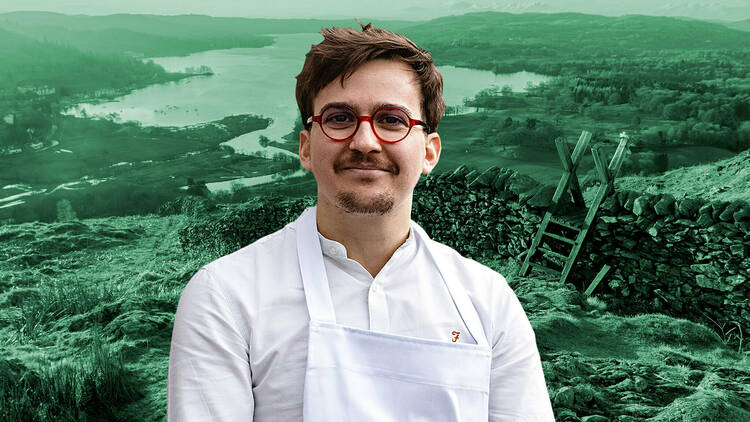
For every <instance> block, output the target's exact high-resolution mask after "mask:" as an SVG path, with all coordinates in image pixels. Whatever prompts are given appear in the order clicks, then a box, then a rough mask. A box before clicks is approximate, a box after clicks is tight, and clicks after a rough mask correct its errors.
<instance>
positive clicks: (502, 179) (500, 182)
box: [492, 169, 513, 190]
mask: <svg viewBox="0 0 750 422" xmlns="http://www.w3.org/2000/svg"><path fill="white" fill-rule="evenodd" d="M512 174H513V172H512V171H510V170H507V169H504V170H503V171H501V172H499V173H498V174H497V176H495V180H493V181H492V187H494V188H495V189H497V190H505V185H506V182H507V181H508V179H509V178H510V176H511V175H512Z"/></svg>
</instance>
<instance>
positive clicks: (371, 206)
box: [336, 192, 394, 215]
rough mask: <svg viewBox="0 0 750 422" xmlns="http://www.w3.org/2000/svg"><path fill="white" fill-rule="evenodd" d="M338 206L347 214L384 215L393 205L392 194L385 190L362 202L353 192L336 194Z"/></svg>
mask: <svg viewBox="0 0 750 422" xmlns="http://www.w3.org/2000/svg"><path fill="white" fill-rule="evenodd" d="M336 200H337V201H338V204H339V206H340V207H341V208H342V209H343V210H344V211H346V212H347V213H349V214H377V215H385V214H388V213H389V212H391V210H392V209H393V205H394V200H393V196H392V195H391V194H389V193H386V192H381V193H379V194H378V195H377V196H376V197H375V198H373V199H372V200H370V201H367V202H364V201H363V200H362V198H361V197H359V196H358V195H357V194H356V193H355V192H339V193H338V194H336Z"/></svg>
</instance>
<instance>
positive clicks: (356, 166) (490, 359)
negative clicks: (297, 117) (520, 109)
mask: <svg viewBox="0 0 750 422" xmlns="http://www.w3.org/2000/svg"><path fill="white" fill-rule="evenodd" d="M323 36H324V41H322V42H321V43H320V44H318V45H315V46H313V47H312V48H311V50H310V52H309V53H308V54H307V56H306V60H305V64H304V66H303V69H302V72H301V73H300V74H299V76H297V91H296V94H297V103H298V106H299V109H300V113H301V114H302V119H303V122H306V125H305V129H304V130H302V131H301V132H300V135H299V136H300V140H299V157H300V161H301V163H302V166H303V167H304V168H305V169H307V170H309V171H311V172H312V173H313V175H314V176H315V180H316V182H317V186H318V196H317V206H316V207H313V208H310V209H307V210H306V211H305V212H303V214H302V215H301V216H300V217H299V218H298V219H297V220H296V221H294V222H292V223H290V224H289V225H287V226H286V227H284V228H283V229H281V230H279V231H277V232H275V233H273V234H271V235H269V236H266V237H264V238H262V239H260V240H258V241H256V242H255V243H253V244H251V245H249V246H246V247H244V248H242V249H240V250H238V251H236V252H234V253H232V254H230V255H227V256H224V257H222V258H220V259H218V260H216V261H214V262H212V263H210V264H208V265H206V266H204V267H203V268H201V270H199V271H198V273H196V274H195V275H194V276H193V278H192V279H191V280H190V282H189V283H188V285H187V287H186V288H185V290H184V292H183V294H182V297H181V299H180V303H179V305H178V309H177V313H176V316H175V324H174V332H173V336H172V348H171V355H170V362H169V388H168V407H167V415H168V420H170V421H240V420H243V421H249V420H254V421H299V420H302V419H303V417H304V420H305V421H481V420H485V421H486V420H491V421H517V420H518V421H550V420H554V418H553V414H552V409H551V405H550V402H549V397H548V395H547V389H546V386H545V382H544V375H543V373H542V367H541V362H540V358H539V354H538V351H537V348H536V341H535V338H534V332H533V330H532V328H531V325H530V324H529V321H528V319H527V318H526V315H525V313H524V311H523V309H522V308H521V305H520V303H519V302H518V299H517V298H516V296H515V295H514V294H513V292H512V291H511V289H510V288H509V287H508V285H507V283H506V281H505V279H504V278H503V276H501V275H500V274H497V273H495V272H494V271H492V270H490V269H489V268H487V267H485V266H483V265H481V264H479V263H477V262H475V261H472V260H469V259H467V258H464V257H462V256H460V255H459V254H458V253H457V252H455V251H454V250H453V249H451V248H449V247H447V246H444V245H441V244H439V243H437V242H434V241H432V240H430V239H429V237H428V236H427V234H426V233H425V232H424V231H423V230H422V229H421V228H420V227H419V226H418V225H417V224H416V223H414V222H412V221H411V220H410V215H411V205H412V195H413V190H414V187H415V185H416V184H417V181H418V180H419V177H420V175H421V174H427V173H429V172H430V171H431V170H432V169H433V168H434V167H435V165H436V164H437V163H438V159H439V157H440V149H441V141H440V137H439V135H438V133H437V127H438V122H439V120H440V116H441V114H442V113H443V111H444V109H445V103H444V101H443V99H442V77H441V76H440V73H439V72H438V71H437V68H436V67H435V65H434V63H433V62H432V59H431V57H430V55H429V53H427V52H426V51H424V50H422V49H420V48H419V47H417V46H416V45H415V44H414V43H413V42H411V41H410V40H408V39H406V38H405V37H403V36H401V35H397V34H394V33H392V32H390V31H386V30H384V29H380V28H374V27H372V26H371V25H370V24H368V25H366V26H362V30H361V31H357V30H354V29H340V28H331V29H325V28H324V29H323Z"/></svg>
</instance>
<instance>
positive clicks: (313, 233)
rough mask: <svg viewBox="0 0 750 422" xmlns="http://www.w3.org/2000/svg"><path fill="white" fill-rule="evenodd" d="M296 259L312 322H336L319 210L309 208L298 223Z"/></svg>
mask: <svg viewBox="0 0 750 422" xmlns="http://www.w3.org/2000/svg"><path fill="white" fill-rule="evenodd" d="M297 258H298V260H299V266H300V271H301V273H302V285H303V286H304V288H305V301H307V310H308V312H309V313H310V320H317V321H324V322H331V323H336V314H335V312H334V309H333V300H332V299H331V289H330V288H329V286H328V277H327V276H326V268H325V265H324V264H323V251H322V250H321V249H320V239H319V238H318V223H317V219H316V207H311V208H308V209H306V210H305V211H304V212H303V213H302V215H301V216H300V218H299V222H298V224H297Z"/></svg>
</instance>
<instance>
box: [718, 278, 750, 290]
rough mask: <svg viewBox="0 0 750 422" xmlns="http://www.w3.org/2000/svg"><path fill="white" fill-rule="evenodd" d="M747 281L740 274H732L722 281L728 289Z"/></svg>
mask: <svg viewBox="0 0 750 422" xmlns="http://www.w3.org/2000/svg"><path fill="white" fill-rule="evenodd" d="M746 281H747V278H745V277H744V276H742V275H740V274H736V275H732V276H729V277H727V278H725V279H724V282H725V283H726V288H727V289H729V290H734V288H735V287H737V286H739V285H740V284H743V283H745V282H746Z"/></svg>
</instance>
